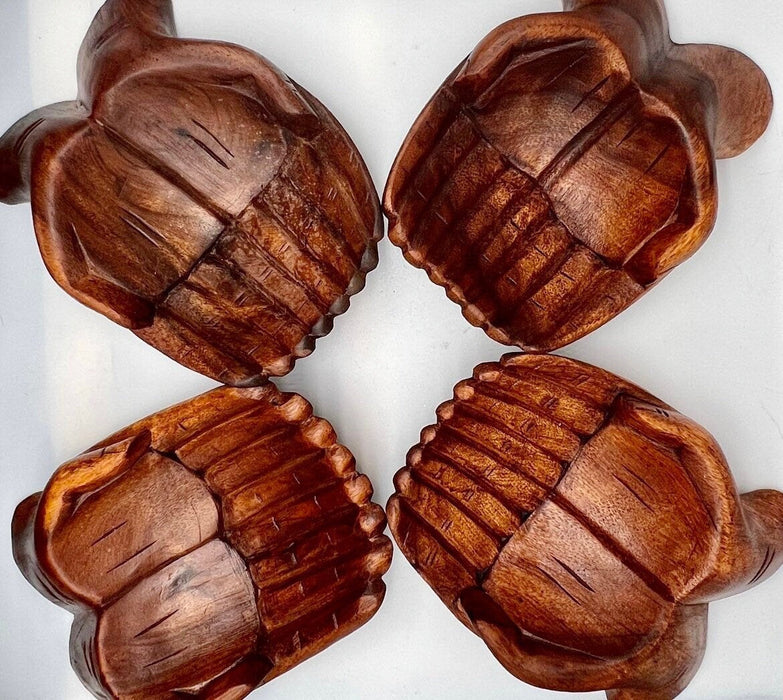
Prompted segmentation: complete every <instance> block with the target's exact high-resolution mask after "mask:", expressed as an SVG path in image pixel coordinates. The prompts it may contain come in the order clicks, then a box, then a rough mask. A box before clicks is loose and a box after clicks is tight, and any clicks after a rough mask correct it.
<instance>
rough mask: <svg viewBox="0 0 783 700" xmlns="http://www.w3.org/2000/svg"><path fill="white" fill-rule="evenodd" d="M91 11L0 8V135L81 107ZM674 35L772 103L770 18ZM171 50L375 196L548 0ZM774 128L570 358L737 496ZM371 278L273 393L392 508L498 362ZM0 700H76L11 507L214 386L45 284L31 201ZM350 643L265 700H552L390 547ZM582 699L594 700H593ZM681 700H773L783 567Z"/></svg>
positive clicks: (272, 7) (751, 426) (748, 461)
mask: <svg viewBox="0 0 783 700" xmlns="http://www.w3.org/2000/svg"><path fill="white" fill-rule="evenodd" d="M99 5H100V2H99V0H56V2H55V0H28V2H25V1H24V0H0V131H2V130H3V129H4V128H6V127H7V126H10V125H11V123H12V122H13V121H15V120H16V119H17V118H19V117H21V116H22V115H23V114H25V113H27V112H28V111H30V110H32V109H33V108H34V107H38V106H42V105H44V104H47V103H50V102H55V101H58V100H64V99H72V98H73V97H74V96H75V90H76V79H75V65H76V52H77V49H78V46H79V43H80V41H81V38H82V36H83V35H84V33H85V31H86V29H87V27H88V25H89V23H90V20H91V18H92V16H93V14H94V12H95V11H96V10H97V9H98V7H99ZM669 6H670V7H669V13H670V20H671V24H672V35H673V37H674V39H675V40H681V41H688V40H689V41H703V42H716V43H723V44H726V45H730V46H733V47H736V48H739V49H742V50H744V51H745V52H746V53H748V54H749V55H750V56H751V57H753V58H754V59H755V60H756V61H757V62H758V63H759V64H760V65H761V66H762V67H763V68H764V69H765V70H766V72H767V74H768V76H769V78H770V81H771V83H772V87H773V91H775V93H776V94H777V95H778V96H783V53H781V47H780V35H781V29H783V6H781V4H780V3H778V2H777V1H776V0H746V1H745V2H742V3H737V2H734V1H733V0H687V2H686V0H669ZM175 9H176V15H177V23H178V27H179V31H180V34H181V35H182V36H193V37H199V38H214V39H221V40H226V41H233V42H236V43H240V44H244V45H246V46H248V47H250V48H252V49H254V50H256V51H258V52H260V53H262V54H263V55H265V56H266V57H267V58H269V59H270V60H272V61H273V62H274V63H276V64H277V65H278V66H280V67H281V68H282V69H283V70H285V71H286V72H288V73H289V74H290V75H291V76H292V77H293V78H294V79H295V80H296V81H297V82H299V83H301V84H302V85H304V86H305V87H306V88H307V89H308V90H310V91H311V92H313V93H314V94H315V95H317V96H318V97H319V98H320V99H321V100H322V101H323V102H324V103H325V104H326V105H327V106H328V107H329V108H330V109H331V110H332V111H333V112H334V114H335V115H336V116H337V118H338V119H339V120H340V121H341V122H342V123H343V125H344V126H345V127H346V129H347V130H348V131H349V133H350V134H351V135H352V137H353V138H354V140H355V141H356V143H357V145H358V146H359V149H360V151H361V152H362V154H363V155H364V157H365V160H366V161H367V163H368V165H369V168H370V170H371V172H372V174H373V177H374V179H375V183H376V185H377V186H378V188H379V190H380V189H381V188H382V187H383V184H384V182H385V179H386V174H387V172H388V170H389V167H390V166H391V163H392V160H393V158H394V156H395V154H396V152H397V149H398V147H399V145H400V143H401V141H402V139H403V137H404V135H405V133H406V132H407V130H408V128H409V126H410V125H411V123H412V121H413V119H414V118H415V116H416V115H417V114H418V112H419V111H420V109H421V108H422V107H423V105H424V104H425V102H426V100H427V99H428V98H429V97H430V95H431V94H432V93H433V92H434V90H435V89H436V88H437V86H438V85H439V84H440V82H441V81H442V80H443V79H444V78H445V76H446V75H447V74H448V73H449V72H450V71H451V70H452V68H453V67H454V66H455V65H456V64H457V63H458V62H459V61H460V60H461V59H462V58H463V57H464V55H466V54H467V53H468V52H469V51H470V49H471V48H472V47H473V46H474V45H475V44H476V43H477V42H478V41H479V40H480V39H481V38H482V36H484V34H486V33H487V32H488V31H489V30H491V29H492V28H493V27H494V26H495V25H497V24H499V23H500V22H502V21H504V20H506V19H510V18H512V17H515V16H517V15H521V14H526V13H528V12H539V11H553V10H557V9H559V5H558V3H557V2H556V0H487V1H486V2H476V1H475V0H445V1H442V2H441V1H435V0H424V1H417V0H390V1H389V2H379V1H378V0H353V1H351V0H318V1H316V0H297V1H292V0H263V1H260V0H259V1H256V0H232V1H231V2H215V1H214V0H175ZM782 124H783V121H782V119H781V114H780V113H776V116H775V117H774V118H773V122H772V125H771V127H770V129H769V131H768V132H767V134H766V135H765V136H764V137H762V139H761V140H760V141H759V142H758V143H757V144H756V146H754V147H753V148H752V149H751V150H750V151H749V152H748V153H746V154H745V155H743V156H740V157H739V158H737V159H735V160H733V161H724V162H721V163H720V165H719V168H718V171H719V182H720V189H721V208H720V211H719V219H718V223H717V226H716V228H715V231H714V233H713V234H712V236H711V238H710V239H709V240H708V242H707V243H706V244H705V246H704V247H703V248H702V250H701V251H699V253H698V254H697V255H696V256H695V257H694V258H693V259H692V260H690V261H688V262H687V263H686V264H684V265H682V266H681V267H680V268H678V269H677V270H676V271H675V272H674V273H673V274H672V275H671V276H670V277H669V278H668V279H666V280H665V281H664V282H663V283H662V284H661V285H660V286H659V287H657V288H656V289H655V290H654V291H653V292H651V293H650V294H649V295H648V296H647V297H645V298H644V299H642V300H641V301H639V302H637V303H636V304H635V305H634V306H633V307H632V308H631V309H630V310H628V311H626V312H625V313H623V314H622V315H621V316H620V317H619V318H618V319H615V320H614V321H613V322H611V323H610V324H609V325H607V326H605V327H604V328H602V329H600V330H598V331H596V332H594V333H593V334H592V335H590V336H589V337H588V338H586V339H583V340H581V341H579V342H578V343H575V344H574V345H572V346H570V347H568V348H567V349H566V350H565V351H563V354H566V355H569V356H572V357H576V358H579V359H582V360H585V361H588V362H592V363H594V364H598V365H600V366H602V367H604V368H606V369H608V370H610V371H613V372H615V373H617V374H620V375H622V376H625V377H626V378H628V379H630V380H632V381H635V382H636V383H638V384H641V385H642V386H643V387H645V388H647V389H648V390H649V391H651V392H653V393H655V394H657V395H658V396H660V397H661V398H662V399H664V400H665V401H667V402H669V403H671V404H672V405H674V406H675V407H677V408H678V409H679V410H681V411H682V412H684V413H686V414H688V415H690V416H691V417H693V418H694V419H696V420H697V421H699V422H700V423H702V424H703V425H704V426H706V427H707V428H708V429H709V430H710V431H711V432H712V433H713V434H714V435H715V436H716V438H717V439H718V441H719V442H720V443H721V445H722V446H723V449H724V451H725V453H726V455H727V457H728V460H729V462H730V464H731V465H732V466H733V469H734V473H735V476H736V479H737V482H738V484H739V486H740V488H741V489H742V490H752V489H755V488H761V487H776V488H779V489H783V311H782V310H781V309H782V304H783V270H781V268H782V267H783V241H782V240H781V222H783V166H782V165H781V162H782V160H783V159H782V158H781V155H783V126H782ZM380 253H381V263H380V266H379V268H378V269H377V270H376V271H375V272H373V273H372V274H371V275H370V276H369V278H368V285H367V289H366V290H365V291H364V292H363V293H361V294H360V295H359V296H357V297H355V298H354V300H353V303H352V305H351V309H350V310H349V311H348V313H347V314H346V315H345V316H342V317H340V318H339V319H337V322H336V324H335V330H334V332H333V333H332V334H331V335H330V336H328V337H327V338H325V339H322V340H320V341H319V342H318V347H317V349H316V352H315V353H314V355H313V356H312V357H310V358H307V359H305V360H302V361H300V363H299V364H298V366H297V367H296V369H295V370H294V372H293V373H292V374H291V375H289V376H288V377H286V378H284V379H283V380H280V381H279V382H278V385H279V386H281V387H282V388H284V389H285V390H293V391H298V392H300V393H302V394H304V396H305V397H307V398H308V399H309V400H310V401H311V402H312V403H313V404H314V405H315V408H316V411H317V413H318V414H320V415H321V416H324V417H325V418H327V419H329V420H330V421H331V422H332V423H333V424H334V426H335V427H336V429H337V431H338V434H339V436H340V439H341V441H342V442H344V443H345V444H347V445H348V446H349V447H350V449H351V450H352V451H353V452H354V453H355V455H356V457H357V461H358V463H359V465H360V468H361V469H362V470H363V471H364V472H365V473H367V474H368V475H369V476H370V478H371V479H372V481H373V483H374V484H375V487H376V499H375V500H376V501H378V502H379V503H385V502H386V499H387V498H388V496H389V495H390V493H391V491H392V485H391V479H392V476H393V474H394V472H395V471H396V470H397V469H398V468H399V467H400V466H401V465H402V464H403V462H404V458H405V453H406V452H407V450H408V448H409V447H410V446H411V445H412V444H414V443H415V442H417V440H418V434H419V430H420V429H421V428H422V427H424V426H426V425H428V424H430V423H432V422H433V421H434V411H435V407H436V406H437V405H438V404H439V403H441V402H442V401H445V400H446V399H448V398H449V397H450V396H451V389H452V387H453V385H454V384H455V383H456V382H457V381H458V380H460V379H462V378H464V377H467V376H469V375H470V373H471V371H472V368H473V366H474V365H476V364H478V363H479V362H485V361H491V360H495V359H497V358H498V357H499V356H500V355H501V354H502V353H503V352H504V351H505V350H504V348H503V347H502V346H500V345H498V344H496V343H494V342H493V341H491V340H489V339H488V338H486V337H485V336H484V335H483V333H482V332H481V331H479V330H477V329H475V328H472V327H470V326H469V325H468V324H467V322H465V321H464V319H463V318H462V317H461V315H460V313H459V309H458V307H457V306H456V305H455V304H452V303H451V302H449V301H448V300H447V299H446V297H445V295H444V293H443V290H442V289H440V288H439V287H436V286H434V285H433V284H431V283H430V282H429V281H428V280H427V278H426V276H425V274H424V273H423V272H421V271H418V270H415V269H414V268H412V267H411V266H409V265H408V264H407V263H405V262H404V260H403V258H402V255H401V254H400V252H399V251H398V250H397V249H396V248H394V247H393V246H392V245H390V244H389V243H388V241H386V240H384V242H383V243H382V245H381V248H380ZM0 373H1V374H0V376H1V377H2V392H0V425H1V426H2V427H1V428H0V478H2V486H1V487H0V527H2V529H3V531H4V532H5V533H6V534H5V535H3V536H2V537H0V572H1V575H0V610H1V611H2V612H1V613H0V698H4V699H5V698H7V699H10V700H16V699H21V698H34V699H41V700H44V699H46V700H50V699H52V698H68V699H71V698H73V699H77V698H87V697H89V695H88V694H87V692H86V691H85V690H84V689H83V688H82V687H81V685H80V683H79V681H78V680H77V679H76V677H75V676H74V674H73V673H72V671H71V670H70V667H69V664H68V653H67V644H68V632H69V628H70V621H71V617H70V615H69V614H68V613H66V612H65V611H63V610H60V609H59V608H57V607H55V606H53V605H51V604H49V603H48V602H47V601H45V600H44V599H43V598H42V597H41V596H39V595H38V594H37V593H36V592H35V591H34V590H33V589H32V588H31V587H30V586H29V585H28V584H27V582H26V581H25V580H24V579H23V578H22V576H21V575H20V574H19V573H18V571H17V570H16V567H15V566H14V564H13V561H12V558H11V550H10V542H9V535H8V532H9V529H10V528H9V523H10V520H11V515H12V512H13V509H14V507H15V505H16V503H17V502H19V501H20V500H21V499H22V498H24V497H25V496H27V495H28V494H30V493H32V492H34V491H37V490H40V489H41V487H43V485H44V484H45V483H46V481H47V480H48V478H49V476H50V475H51V472H52V471H53V470H54V468H55V467H56V466H57V465H58V464H60V463H62V462H63V461H65V460H66V459H68V458H69V457H71V456H73V455H75V454H76V453H78V452H80V451H81V450H83V449H85V448H86V447H88V446H89V445H91V444H92V443H94V442H96V441H97V440H99V439H101V438H103V437H105V436H106V435H107V434H109V433H110V432H112V431H114V430H116V429H118V428H120V427H122V426H124V425H125V424H127V423H128V422H131V421H133V420H136V419H137V418H140V417H142V416H144V415H147V414H148V413H151V412H154V411H156V410H159V409H162V408H164V407H165V406H168V405H170V404H172V403H174V402H177V401H180V400H183V399H186V398H189V397H191V396H194V395H196V394H198V393H200V392H202V391H205V390H208V389H209V388H211V387H212V386H214V383H213V382H211V381H210V380H208V379H205V378H203V377H200V376H199V375H196V374H194V373H192V372H190V371H188V370H186V369H183V368H181V367H179V366H178V365H176V364H175V363H174V362H173V361H171V360H169V359H168V358H166V357H165V356H163V355H162V354H160V353H158V352H157V351H155V350H154V349H152V348H150V347H148V346H147V345H145V344H144V343H143V342H141V341H140V340H138V339H136V338H135V337H134V336H133V335H132V334H131V333H129V332H127V331H125V330H123V329H122V328H120V327H118V326H115V325H113V324H112V323H111V322H110V321H108V320H106V319H104V318H103V317H102V316H100V315H98V314H96V313H94V312H92V311H90V310H88V309H86V308H85V307H82V306H80V305H79V304H78V303H76V302H75V301H73V300H72V299H71V298H69V297H68V296H67V295H66V294H65V293H64V292H62V291H61V290H60V289H59V288H58V287H57V286H56V285H55V284H54V282H53V281H52V280H51V279H50V278H49V277H48V275H47V274H46V272H45V270H44V267H43V264H42V262H41V260H40V257H39V255H38V251H37V249H36V246H35V242H34V236H33V230H32V223H31V219H30V212H29V206H27V205H22V206H17V207H14V208H10V207H2V208H0ZM386 582H387V585H388V589H389V590H388V594H387V598H386V602H385V603H384V605H383V607H382V608H381V610H380V611H379V613H378V614H377V616H376V617H375V618H374V619H373V620H372V621H371V622H370V623H369V624H367V625H366V626H365V627H363V628H362V629H360V630H359V631H358V632H356V633H355V634H353V635H351V636H350V637H348V638H347V639H345V640H343V641H342V642H340V643H338V644H336V645H334V646H333V647H331V648H330V649H328V650H327V651H325V652H324V653H322V654H320V655H319V656H317V657H315V658H314V659H311V660H310V661H307V662H306V663H305V664H303V665H302V666H300V667H298V668H297V669H295V670H294V671H292V672H290V673H288V674H286V675H285V676H283V677H281V678H280V679H278V680H275V681H274V682H273V683H271V684H270V685H268V686H266V687H265V688H263V689H262V690H260V691H257V693H256V696H258V697H265V698H268V699H280V700H282V699H284V698H296V699H297V700H300V699H308V698H340V699H343V700H351V699H358V698H370V697H372V698H454V699H457V698H465V699H468V698H471V699H472V698H520V699H522V698H546V697H551V698H556V697H573V696H569V695H561V694H556V693H547V692H546V691H542V690H537V689H535V688H531V687H530V686H526V685H524V684H522V683H520V682H518V681H517V680H516V679H514V678H513V677H512V676H510V675H509V674H507V673H506V672H505V671H504V670H503V669H502V668H501V667H500V665H499V664H498V663H497V662H496V661H495V660H494V658H493V657H492V656H491V655H490V654H489V652H488V651H487V650H486V648H485V647H484V645H483V644H482V643H481V642H480V641H479V639H478V638H476V637H474V636H473V635H471V634H470V632H468V631H467V630H466V629H465V628H463V627H462V626H461V625H460V624H459V623H458V622H457V621H456V620H455V619H454V618H453V617H452V616H451V614H450V613H449V612H448V611H447V610H446V608H445V607H444V606H443V605H442V604H441V603H440V602H439V601H438V599H437V598H436V597H435V595H434V594H433V593H432V592H431V591H430V590H429V588H428V587H427V586H426V584H424V582H423V581H422V580H421V579H419V577H418V576H417V575H416V574H415V573H414V571H413V569H412V568H411V567H410V565H409V564H408V563H407V562H406V561H405V559H404V558H403V557H402V556H401V555H400V554H399V553H396V555H395V561H394V564H393V566H392V569H391V571H390V573H389V574H388V575H387V577H386ZM583 697H595V698H600V697H602V695H601V694H592V695H589V696H583ZM681 697H683V698H702V699H711V700H712V699H717V698H783V573H781V574H780V575H779V576H778V578H776V579H773V580H772V581H770V582H768V583H767V584H765V585H763V586H761V587H760V588H758V589H755V590H754V591H751V592H749V593H747V594H744V595H742V596H739V597H736V598H733V599H729V600H726V601H722V602H718V603H715V604H713V605H712V606H711V610H710V632H709V644H708V649H707V655H706V658H705V660H704V663H703V666H702V668H701V671H700V673H699V675H698V676H697V677H696V679H695V680H694V681H693V683H692V684H691V686H690V687H689V689H688V690H687V691H686V692H685V693H684V694H683V695H682V696H681Z"/></svg>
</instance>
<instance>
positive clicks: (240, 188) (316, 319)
mask: <svg viewBox="0 0 783 700" xmlns="http://www.w3.org/2000/svg"><path fill="white" fill-rule="evenodd" d="M78 73H79V82H80V85H79V100H78V101H76V102H72V103H63V104H60V105H53V106H50V107H46V108H44V109H42V110H38V111H37V112H34V113H32V114H30V115H28V116H27V117H26V118H24V119H22V120H21V121H20V122H18V123H17V124H16V125H15V126H14V127H12V128H11V129H10V130H9V131H8V133H7V134H6V135H5V136H4V137H3V138H2V140H0V160H1V161H3V164H2V166H0V199H2V200H4V201H7V202H16V201H21V200H24V199H27V198H29V199H31V201H32V210H33V217H34V222H35V230H36V235H37V237H38V242H39V246H40V249H41V252H42V254H43V257H44V260H45V262H46V265H47V267H48V269H49V271H50V272H51V274H52V275H53V277H54V278H55V280H56V281H57V282H58V283H59V284H60V285H61V286H62V287H63V288H64V289H65V290H66V291H68V292H69V293H70V294H72V295H73V296H75V297H76V298H77V299H78V300H79V301H81V302H83V303H85V304H87V305H88V306H90V307H92V308H93V309H95V310H97V311H100V312H101V313H103V314H105V315H106V316H108V317H109V318H111V319H112V320H114V321H117V322H119V323H121V324H123V325H125V326H127V327H129V328H131V329H132V330H133V332H134V333H136V335H138V336H139V337H140V338H142V339H143V340H145V341H147V342H148V343H150V344H151V345H153V346H155V347H157V348H158V349H160V350H162V351H163V352H165V353H166V354H167V355H169V356H170V357H172V358H174V359H175V360H177V361H178V362H180V363H182V364H184V365H186V366H188V367H190V368H192V369H195V370H197V371H199V372H202V373H204V374H207V375H209V376H211V377H213V378H215V379H218V380H219V381H221V382H223V383H228V384H251V383H257V382H258V381H259V380H260V379H262V378H263V377H265V376H267V375H281V374H285V373H286V372H288V371H289V370H290V369H291V367H292V364H293V362H294V360H295V359H296V358H298V357H303V356H305V355H307V354H309V353H310V352H311V351H312V349H313V345H314V339H315V338H316V337H318V336H322V335H324V334H326V333H327V332H329V330H330V329H331V324H332V318H333V317H334V316H335V315H337V314H340V313H342V312H343V311H345V309H346V308H347V306H348V297H349V296H350V295H351V294H354V293H355V292H357V291H359V290H360V289H361V288H362V287H363V284H364V277H365V274H366V273H367V272H368V271H369V270H371V269H372V268H373V267H374V266H375V264H376V262H377V255H376V243H377V241H378V240H379V238H380V237H381V235H382V222H381V218H380V207H379V204H378V201H377V195H376V194H375V190H374V186H373V184H372V181H371V179H370V177H369V175H368V173H367V170H366V168H365V166H364V164H363V162H362V159H361V157H360V156H359V154H358V152H357V151H356V148H355V146H354V145H353V144H352V143H351V141H350V139H349V138H348V136H347V135H346V134H345V132H344V131H343V129H342V128H341V127H340V125H339V124H338V123H337V121H336V120H335V119H334V117H333V116H332V115H331V114H330V113H329V112H328V111H327V110H326V109H325V108H324V107H323V106H322V105H321V104H320V103H319V102H318V101H317V100H316V99H315V98H313V97H312V96H311V95H309V94H308V93H307V92H306V91H305V90H303V89H302V88H300V87H298V86H296V85H295V84H294V83H292V82H291V81H290V80H289V79H288V78H287V77H286V76H285V75H283V74H282V73H281V72H280V71H278V70H277V69H276V68H275V67H274V66H272V65H271V64H270V63H268V62H267V61H266V60H265V59H263V58H262V57H260V56H258V55H256V54H254V53H252V52H251V51H249V50H246V49H243V48H240V47H238V46H233V45H229V44H222V43H216V42H202V41H192V40H181V39H178V38H176V37H175V31H174V24H173V16H172V10H171V3H170V2H165V1H161V0H144V1H143V2H135V1H134V2H131V1H130V0H109V2H107V3H106V4H105V5H104V6H103V8H102V9H101V10H100V11H99V12H98V14H97V16H96V17H95V19H94V21H93V23H92V26H91V28H90V30H89V32H88V33H87V36H86V38H85V40H84V43H83V45H82V48H81V52H80V55H79V68H78Z"/></svg>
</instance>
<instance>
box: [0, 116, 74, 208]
mask: <svg viewBox="0 0 783 700" xmlns="http://www.w3.org/2000/svg"><path fill="white" fill-rule="evenodd" d="M84 117H85V113H84V112H83V111H82V110H81V109H80V108H79V105H78V103H76V102H60V103H58V104H53V105H48V106H46V107H42V108H41V109H36V110H35V111H34V112H30V114H28V115H27V116H25V117H22V118H21V119H20V120H19V121H18V122H16V124H14V125H13V126H12V127H11V128H10V129H8V131H6V132H5V134H3V135H2V137H0V202H2V203H3V204H20V203H21V202H27V201H29V200H30V178H31V173H32V164H33V160H34V158H35V154H36V152H37V151H38V150H39V149H40V148H45V147H46V137H47V136H48V135H49V134H52V133H53V132H56V131H60V130H62V129H66V128H67V127H68V126H69V125H73V124H76V123H79V122H81V121H83V120H84Z"/></svg>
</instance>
